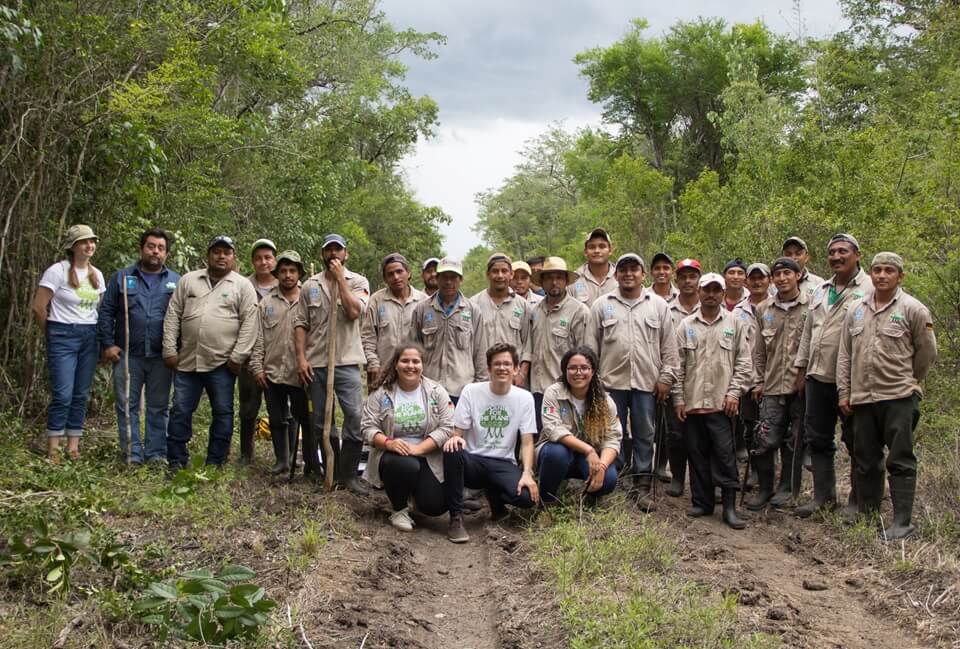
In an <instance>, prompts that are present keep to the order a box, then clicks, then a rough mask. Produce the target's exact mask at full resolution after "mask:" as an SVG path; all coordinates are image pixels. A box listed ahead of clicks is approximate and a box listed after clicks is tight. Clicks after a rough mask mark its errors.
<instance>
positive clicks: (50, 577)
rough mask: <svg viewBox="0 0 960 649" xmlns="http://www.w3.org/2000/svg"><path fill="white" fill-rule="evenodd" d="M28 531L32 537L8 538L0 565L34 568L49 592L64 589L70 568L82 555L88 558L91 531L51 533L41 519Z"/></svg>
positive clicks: (66, 589)
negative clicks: (57, 534)
mask: <svg viewBox="0 0 960 649" xmlns="http://www.w3.org/2000/svg"><path fill="white" fill-rule="evenodd" d="M31 531H32V532H33V535H32V538H31V537H30V536H20V535H17V536H14V537H12V538H10V540H9V541H8V547H7V550H6V552H4V554H3V555H2V556H0V565H12V566H27V567H30V568H36V569H38V570H39V572H40V573H41V574H42V575H43V581H44V583H45V584H46V586H47V592H48V593H60V594H61V595H63V594H65V593H67V592H68V591H69V590H70V573H71V570H72V569H73V567H74V566H75V565H76V564H77V563H78V562H80V561H81V560H83V559H84V558H88V559H89V558H90V551H89V548H90V532H89V531H87V530H80V531H77V532H69V533H67V534H64V535H63V536H54V535H52V534H51V533H50V528H49V526H48V525H47V523H46V522H45V521H43V520H42V519H38V520H37V521H36V522H34V523H33V525H32V526H31Z"/></svg>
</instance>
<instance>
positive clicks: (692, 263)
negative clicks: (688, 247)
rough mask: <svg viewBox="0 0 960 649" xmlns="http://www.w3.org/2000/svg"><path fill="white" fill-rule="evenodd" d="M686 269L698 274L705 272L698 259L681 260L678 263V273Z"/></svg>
mask: <svg viewBox="0 0 960 649" xmlns="http://www.w3.org/2000/svg"><path fill="white" fill-rule="evenodd" d="M684 268H692V269H694V270H695V271H697V272H698V273H702V272H703V268H701V267H700V262H699V261H697V260H696V259H691V258H689V257H687V258H686V259H681V260H680V261H678V262H677V272H680V271H681V270H683V269H684Z"/></svg>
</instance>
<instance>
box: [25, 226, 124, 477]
mask: <svg viewBox="0 0 960 649" xmlns="http://www.w3.org/2000/svg"><path fill="white" fill-rule="evenodd" d="M98 241H99V239H98V238H97V235H95V234H94V233H93V230H92V229H91V228H90V226H87V225H74V226H71V227H70V229H69V230H67V234H66V237H65V239H64V245H63V249H64V250H65V251H66V254H67V258H66V259H65V260H63V261H58V262H57V263H55V264H53V265H52V266H50V267H49V268H47V270H46V271H44V273H43V277H41V278H40V286H39V287H38V288H37V292H36V294H35V295H34V298H33V314H34V317H36V319H37V324H39V325H40V329H41V330H42V331H43V332H44V333H45V335H46V339H47V370H48V371H49V373H50V406H49V408H48V409H47V457H49V458H50V461H51V462H53V463H54V464H58V463H59V462H60V454H59V447H60V438H62V437H63V436H64V435H66V437H67V451H68V452H69V454H70V457H71V458H72V459H77V458H78V457H80V437H81V436H82V435H83V422H84V419H85V418H86V414H87V398H88V397H89V396H90V386H91V384H92V383H93V373H94V371H95V370H96V368H97V358H98V357H99V349H98V346H97V308H98V307H99V306H100V298H101V296H102V295H103V293H104V291H106V282H104V280H103V274H102V273H101V272H100V271H99V270H97V269H96V268H94V266H93V264H91V263H90V259H91V258H92V257H93V253H94V252H96V250H97V242H98Z"/></svg>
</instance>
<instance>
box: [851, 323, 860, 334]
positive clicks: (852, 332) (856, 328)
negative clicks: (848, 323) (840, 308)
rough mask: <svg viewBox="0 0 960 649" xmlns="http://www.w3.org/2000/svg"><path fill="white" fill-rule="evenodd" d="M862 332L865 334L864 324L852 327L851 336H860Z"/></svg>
mask: <svg viewBox="0 0 960 649" xmlns="http://www.w3.org/2000/svg"><path fill="white" fill-rule="evenodd" d="M861 334H863V325H859V326H857V327H850V335H851V336H859V335H861Z"/></svg>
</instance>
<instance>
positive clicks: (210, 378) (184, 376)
mask: <svg viewBox="0 0 960 649" xmlns="http://www.w3.org/2000/svg"><path fill="white" fill-rule="evenodd" d="M236 378H237V377H235V376H234V375H233V372H231V371H230V370H229V369H228V368H227V365H226V363H224V364H223V365H221V366H220V367H218V368H216V369H212V370H210V371H209V372H177V373H176V374H175V375H174V378H173V409H172V411H171V412H170V422H169V424H168V425H167V462H169V463H170V467H171V468H173V469H180V468H183V467H185V466H187V462H189V460H190V455H189V453H188V452H187V442H189V441H190V438H191V437H193V413H194V412H195V411H196V410H197V406H198V405H200V396H201V395H202V394H203V391H204V390H206V391H207V397H208V398H209V399H210V410H211V414H212V415H213V419H212V421H211V422H210V440H209V442H207V459H206V462H207V464H214V465H216V466H219V465H221V464H223V462H224V461H225V460H226V459H227V451H228V450H230V439H231V438H232V437H233V384H234V382H235V381H236Z"/></svg>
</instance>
